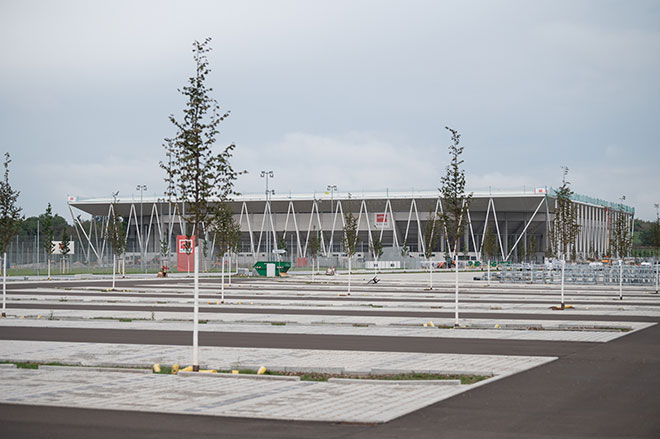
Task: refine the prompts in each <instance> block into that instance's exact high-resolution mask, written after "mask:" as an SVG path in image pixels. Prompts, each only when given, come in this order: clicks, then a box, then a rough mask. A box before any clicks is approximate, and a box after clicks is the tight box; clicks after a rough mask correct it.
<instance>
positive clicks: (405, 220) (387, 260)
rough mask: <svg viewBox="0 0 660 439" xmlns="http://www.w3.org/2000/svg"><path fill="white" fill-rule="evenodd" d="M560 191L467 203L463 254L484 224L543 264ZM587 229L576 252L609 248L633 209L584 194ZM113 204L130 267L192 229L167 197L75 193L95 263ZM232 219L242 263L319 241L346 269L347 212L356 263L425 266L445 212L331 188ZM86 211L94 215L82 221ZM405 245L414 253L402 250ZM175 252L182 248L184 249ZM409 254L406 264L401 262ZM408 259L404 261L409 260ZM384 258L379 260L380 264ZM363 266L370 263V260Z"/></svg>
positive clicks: (297, 254) (479, 248)
mask: <svg viewBox="0 0 660 439" xmlns="http://www.w3.org/2000/svg"><path fill="white" fill-rule="evenodd" d="M555 194H556V192H555V190H554V189H552V188H536V189H534V190H533V191H530V190H528V191H518V192H513V191H511V192H491V191H488V192H474V193H473V198H472V202H471V204H470V206H469V213H468V223H467V225H466V227H465V230H464V236H463V237H462V238H461V240H460V241H461V242H460V244H459V246H460V247H459V250H460V254H461V256H460V258H461V259H469V260H483V242H484V237H485V235H486V227H487V224H488V225H490V226H491V227H492V231H493V233H494V234H495V235H496V241H497V247H498V258H499V260H501V261H514V262H516V261H521V260H532V261H539V260H542V259H543V256H544V255H546V252H547V250H548V246H549V231H550V227H551V222H552V220H553V218H554V210H555V204H556V195H555ZM572 201H573V203H575V205H576V207H577V218H578V223H579V224H580V226H581V227H580V233H579V235H578V237H577V241H576V246H575V249H576V254H577V256H578V258H580V259H583V260H588V259H595V258H600V257H603V256H604V255H606V254H607V253H608V248H609V241H610V234H611V233H612V228H613V221H614V218H615V217H616V216H617V215H623V216H624V217H625V218H626V221H627V224H629V226H630V228H631V231H632V228H633V225H634V221H633V219H634V209H633V208H632V207H630V206H626V205H624V204H620V203H613V202H608V201H605V200H601V199H597V198H593V197H588V196H583V195H577V194H574V195H573V197H572ZM112 206H115V208H116V212H117V214H118V215H121V216H122V217H123V218H124V219H125V221H127V247H126V248H127V253H126V258H127V260H128V262H127V263H128V264H132V263H136V261H137V260H144V261H146V262H147V263H152V264H156V263H158V260H159V259H158V258H159V257H160V255H161V248H162V244H161V243H162V242H167V243H169V248H170V249H172V252H173V253H174V250H175V249H177V246H176V245H175V242H177V241H176V239H177V236H179V237H180V236H181V235H185V234H186V233H191V230H190V225H189V224H186V221H185V209H186V206H185V205H183V204H182V203H180V202H179V203H174V202H169V201H168V200H166V199H165V198H157V197H143V198H140V197H135V196H132V197H131V198H123V197H119V198H78V197H74V196H69V197H68V207H69V210H70V213H71V217H72V219H73V222H74V223H75V225H76V233H77V234H78V238H79V241H80V242H81V243H82V245H81V247H82V248H81V251H82V252H83V254H84V258H85V259H86V260H87V262H88V263H93V264H94V263H98V264H99V265H104V264H107V263H108V261H111V260H112V253H111V249H110V248H109V245H108V243H107V242H106V240H105V239H104V231H105V228H106V226H107V222H108V218H109V216H110V214H111V209H112V208H113V207H112ZM230 206H231V209H232V210H233V213H234V218H235V220H236V221H237V222H238V223H239V224H240V228H241V239H240V244H239V246H238V258H239V262H243V263H250V262H251V261H257V260H265V259H272V258H273V257H275V256H274V255H273V252H272V250H273V249H277V248H280V249H281V248H282V247H283V246H285V247H286V254H285V255H284V256H281V257H284V258H286V260H290V261H291V262H292V263H293V264H295V265H297V266H299V267H304V266H306V265H307V263H308V258H309V256H310V248H309V243H310V238H311V237H312V236H313V235H314V234H317V237H318V240H319V241H320V251H319V256H320V257H321V265H342V264H343V262H342V261H345V253H344V248H343V243H342V242H343V239H342V238H343V227H344V215H346V214H348V213H349V212H352V213H353V215H355V216H356V217H357V218H358V245H357V254H356V258H357V263H358V264H357V266H358V267H359V266H360V263H363V264H365V265H366V266H373V262H371V265H370V261H373V260H374V254H373V251H372V250H371V248H372V247H371V243H373V242H374V240H380V241H381V242H382V245H383V247H384V252H383V256H382V257H381V258H380V259H381V261H382V264H385V266H387V267H393V268H396V267H400V266H401V265H400V264H401V263H402V262H403V263H404V264H405V265H406V266H407V267H410V268H412V267H415V266H417V267H418V266H420V264H421V262H422V261H423V260H424V252H425V250H426V248H425V242H426V240H425V239H424V238H425V236H424V234H425V226H426V223H427V221H428V220H429V218H431V217H432V216H433V215H435V214H437V213H438V212H441V211H442V209H443V206H442V203H441V200H440V198H439V193H438V191H410V192H390V191H386V192H352V193H349V192H336V191H334V190H331V191H329V192H321V193H313V194H288V195H274V194H270V193H263V194H259V195H241V196H238V197H236V198H235V199H234V200H232V201H231V202H230ZM83 215H89V216H90V217H91V221H84V218H83ZM208 246H210V248H208V247H207V248H206V249H205V254H206V256H207V258H209V259H211V260H213V257H214V253H215V252H214V247H215V243H214V242H213V239H212V238H211V237H210V238H209V241H208ZM404 247H407V249H408V252H404V251H402V248H404ZM449 250H450V249H449V248H448V243H447V240H446V238H445V237H444V236H442V233H440V238H439V239H438V240H437V244H436V245H435V247H434V248H433V249H432V251H433V259H434V260H445V258H446V256H447V255H448V254H449V253H450V251H449ZM178 251H181V250H180V249H178ZM403 259H405V261H403ZM406 261H407V262H406ZM379 264H381V262H379ZM363 266H364V265H363Z"/></svg>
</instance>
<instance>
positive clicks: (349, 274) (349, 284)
mask: <svg viewBox="0 0 660 439" xmlns="http://www.w3.org/2000/svg"><path fill="white" fill-rule="evenodd" d="M348 295H349V296H350V295H351V257H350V256H349V258H348Z"/></svg>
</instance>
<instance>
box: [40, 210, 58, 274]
mask: <svg viewBox="0 0 660 439" xmlns="http://www.w3.org/2000/svg"><path fill="white" fill-rule="evenodd" d="M42 218H43V231H42V232H41V233H42V235H43V237H44V242H43V243H42V246H43V248H44V250H45V251H46V258H47V259H48V280H50V260H51V257H52V255H53V252H54V251H55V244H53V236H54V234H53V209H52V208H51V207H50V203H48V207H47V208H46V213H45V214H44V215H43V217H42Z"/></svg>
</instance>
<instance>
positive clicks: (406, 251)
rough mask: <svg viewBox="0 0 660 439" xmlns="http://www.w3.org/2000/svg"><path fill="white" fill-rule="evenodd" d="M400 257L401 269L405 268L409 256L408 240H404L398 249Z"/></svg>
mask: <svg viewBox="0 0 660 439" xmlns="http://www.w3.org/2000/svg"><path fill="white" fill-rule="evenodd" d="M400 254H401V259H403V269H404V270H405V269H406V259H407V258H408V256H410V247H408V241H406V240H404V241H403V244H402V245H401V249H400Z"/></svg>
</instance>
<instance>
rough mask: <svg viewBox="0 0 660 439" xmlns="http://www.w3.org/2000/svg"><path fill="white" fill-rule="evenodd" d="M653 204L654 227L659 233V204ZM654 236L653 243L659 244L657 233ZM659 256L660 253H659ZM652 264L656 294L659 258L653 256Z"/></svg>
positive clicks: (656, 291)
mask: <svg viewBox="0 0 660 439" xmlns="http://www.w3.org/2000/svg"><path fill="white" fill-rule="evenodd" d="M653 206H655V221H656V225H655V227H656V233H660V230H657V228H660V204H657V203H656V204H654V205H653ZM655 236H656V238H655V239H656V243H655V245H660V242H657V240H658V235H655ZM659 256H660V255H659ZM654 265H655V294H658V283H659V282H658V266H660V260H659V259H658V257H657V256H656V258H655V264H654Z"/></svg>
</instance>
